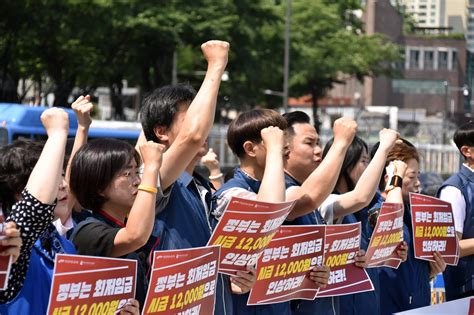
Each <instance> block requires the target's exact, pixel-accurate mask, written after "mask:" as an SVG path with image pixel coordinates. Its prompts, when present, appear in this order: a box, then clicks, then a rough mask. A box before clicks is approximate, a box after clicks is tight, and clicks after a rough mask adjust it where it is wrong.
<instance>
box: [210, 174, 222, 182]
mask: <svg viewBox="0 0 474 315" xmlns="http://www.w3.org/2000/svg"><path fill="white" fill-rule="evenodd" d="M223 176H224V174H222V173H220V174H217V175H214V176H209V179H210V180H215V179H219V178H221V177H223Z"/></svg>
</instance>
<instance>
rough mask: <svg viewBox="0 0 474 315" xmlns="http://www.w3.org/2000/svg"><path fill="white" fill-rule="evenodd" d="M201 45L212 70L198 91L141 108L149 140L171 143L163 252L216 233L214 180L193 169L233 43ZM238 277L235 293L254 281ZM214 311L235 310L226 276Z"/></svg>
mask: <svg viewBox="0 0 474 315" xmlns="http://www.w3.org/2000/svg"><path fill="white" fill-rule="evenodd" d="M201 49H202V51H203V54H204V57H205V58H206V60H207V72H206V76H205V77H204V81H203V83H202V85H201V88H200V89H199V91H198V93H197V94H196V93H195V92H194V90H193V89H192V88H191V87H189V86H188V85H182V84H181V85H177V86H165V87H162V88H160V89H157V90H155V91H153V92H152V93H151V94H150V95H148V96H147V97H146V98H145V99H144V101H143V106H142V109H141V112H140V115H141V120H142V127H143V132H144V136H145V137H146V139H148V140H152V141H155V142H158V143H161V144H164V145H165V147H166V152H165V153H164V155H163V164H162V167H161V171H160V181H161V186H162V188H163V190H164V196H163V198H160V199H159V200H158V202H157V205H156V209H155V210H156V218H155V226H154V230H153V235H154V236H155V237H157V238H158V239H159V240H160V242H159V244H158V247H157V249H158V250H167V249H183V248H192V247H200V246H206V244H207V242H208V241H209V239H210V237H211V232H212V228H211V217H212V214H211V213H212V212H213V209H214V203H213V202H212V200H211V194H212V192H211V188H210V186H209V181H208V180H206V179H205V178H203V177H201V176H199V175H198V174H197V173H195V172H194V168H195V166H196V164H197V163H198V162H199V160H200V159H201V157H202V156H203V155H204V154H205V153H206V151H207V149H206V145H205V142H206V140H207V137H208V135H209V132H210V130H211V128H212V124H213V122H214V114H215V111H216V101H217V93H218V91H219V85H220V81H221V77H222V74H223V73H224V70H225V67H226V65H227V60H228V52H229V44H228V43H227V42H222V41H209V42H206V43H204V44H203V45H202V46H201ZM143 138H144V137H143V136H141V137H140V139H139V141H138V143H141V141H143ZM234 278H235V279H236V280H237V279H238V283H242V284H243V285H242V288H240V289H239V290H238V292H237V291H236V293H240V292H246V291H248V290H250V287H251V285H252V283H253V282H254V281H255V276H254V275H253V274H252V273H242V272H241V273H238V274H237V276H236V277H234ZM234 288H235V287H234ZM215 313H216V314H232V299H231V286H230V282H229V278H228V277H227V276H224V275H222V274H219V276H218V281H217V287H216V303H215Z"/></svg>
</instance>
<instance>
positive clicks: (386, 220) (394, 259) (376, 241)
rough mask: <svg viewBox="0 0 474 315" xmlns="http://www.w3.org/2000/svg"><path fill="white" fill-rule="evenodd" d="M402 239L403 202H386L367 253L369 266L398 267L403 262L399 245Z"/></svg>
mask: <svg viewBox="0 0 474 315" xmlns="http://www.w3.org/2000/svg"><path fill="white" fill-rule="evenodd" d="M402 241H403V204H401V203H387V202H384V203H383V204H382V208H381V209H380V212H379V217H378V218H377V224H376V225H375V228H374V233H373V234H372V238H371V240H370V244H369V247H368V248H367V253H366V254H365V257H366V261H367V268H374V267H381V266H386V267H391V268H395V269H397V268H398V267H399V266H400V263H401V262H402V260H401V258H400V257H399V256H398V254H397V247H398V245H400V243H401V242H402Z"/></svg>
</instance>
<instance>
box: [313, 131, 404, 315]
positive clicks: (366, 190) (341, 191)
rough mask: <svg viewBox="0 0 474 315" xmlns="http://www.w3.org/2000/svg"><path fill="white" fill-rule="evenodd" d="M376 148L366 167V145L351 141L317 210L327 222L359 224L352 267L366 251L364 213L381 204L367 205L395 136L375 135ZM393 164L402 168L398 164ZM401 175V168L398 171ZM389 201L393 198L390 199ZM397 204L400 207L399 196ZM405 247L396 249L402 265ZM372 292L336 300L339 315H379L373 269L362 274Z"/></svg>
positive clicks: (368, 231)
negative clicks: (331, 187)
mask: <svg viewBox="0 0 474 315" xmlns="http://www.w3.org/2000/svg"><path fill="white" fill-rule="evenodd" d="M379 137H380V145H379V146H378V148H377V151H376V152H375V154H374V157H373V158H372V160H371V161H370V163H369V152H368V146H367V144H366V143H365V142H364V141H363V140H362V139H361V138H359V137H357V136H356V137H355V138H354V140H353V141H352V144H351V146H350V147H349V150H348V151H347V154H346V156H345V158H344V162H343V167H342V171H341V174H340V175H339V178H338V181H337V184H336V187H335V191H334V194H332V195H331V197H330V198H328V199H327V200H326V201H325V202H324V203H323V204H322V205H321V208H320V211H321V213H323V214H324V216H325V217H326V218H328V222H331V221H333V222H335V223H344V224H346V223H356V222H361V228H362V229H361V249H362V250H361V252H360V253H359V254H358V256H357V258H356V260H358V263H356V265H359V266H363V264H361V261H363V260H364V259H365V257H362V256H363V254H364V253H365V250H366V249H367V247H368V245H369V243H370V238H371V236H372V232H373V230H372V229H371V228H370V226H369V222H368V213H369V211H370V210H372V209H373V208H374V207H377V208H380V206H381V204H377V203H375V204H374V203H372V204H370V203H371V201H372V200H373V199H375V200H377V201H378V200H379V198H374V196H375V195H376V193H377V188H378V184H379V179H380V177H381V175H382V173H383V171H384V167H385V161H386V158H387V154H388V153H389V152H390V149H391V148H392V147H393V146H394V144H395V141H397V139H398V137H399V135H398V133H397V132H395V131H393V130H390V129H383V130H381V131H380V133H379ZM331 145H332V141H329V143H328V144H327V145H326V147H325V148H324V152H323V157H324V156H325V155H326V152H327V151H328V149H329V148H330V147H331ZM397 163H400V164H404V163H403V162H401V161H397ZM399 171H400V174H401V175H403V174H404V173H403V167H400V170H399ZM392 198H393V197H392ZM399 202H400V203H402V199H401V194H400V198H399ZM407 249H408V248H407V244H406V243H405V242H403V243H402V244H401V245H400V247H399V248H398V251H397V253H398V255H399V257H400V258H401V259H402V261H405V260H406V258H407ZM366 271H367V273H368V275H369V277H370V279H371V281H372V284H373V285H374V291H369V292H362V293H357V294H350V295H344V296H341V297H340V298H339V302H340V312H341V314H367V313H370V314H372V313H373V314H379V313H380V299H379V295H380V283H379V277H378V270H377V269H372V268H371V269H368V270H366Z"/></svg>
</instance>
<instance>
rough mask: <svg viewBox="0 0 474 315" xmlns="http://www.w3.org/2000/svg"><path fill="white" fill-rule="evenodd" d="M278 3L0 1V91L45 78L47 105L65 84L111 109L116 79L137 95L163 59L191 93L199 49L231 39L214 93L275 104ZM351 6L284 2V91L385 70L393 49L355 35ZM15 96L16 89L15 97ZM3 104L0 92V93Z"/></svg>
mask: <svg viewBox="0 0 474 315" xmlns="http://www.w3.org/2000/svg"><path fill="white" fill-rule="evenodd" d="M285 4H286V1H281V4H275V2H274V1H272V0H221V1H212V0H193V1H189V0H168V1H164V0H159V1H157V0H154V1H152V0H116V1H113V0H15V1H1V2H0V91H3V90H4V88H3V85H4V84H3V83H4V82H6V77H7V76H8V77H9V78H11V79H12V81H14V82H18V80H19V79H21V78H31V79H33V80H35V81H44V80H45V78H48V79H50V80H51V81H52V83H53V84H52V85H51V88H52V91H53V92H54V93H55V95H56V101H55V103H56V104H60V105H65V104H66V100H67V97H68V95H69V94H70V93H71V91H72V89H73V88H74V87H79V88H80V89H81V90H82V91H86V92H90V91H93V90H94V89H95V88H96V87H98V86H108V87H110V88H111V92H112V101H113V104H114V106H116V108H117V109H118V110H120V106H121V105H120V94H121V85H122V80H123V79H126V80H128V81H129V83H130V84H131V85H138V86H140V87H141V90H142V94H145V93H147V92H148V91H151V90H152V89H154V88H156V87H158V86H161V85H164V84H169V83H170V82H171V74H172V60H173V53H174V52H175V51H176V53H177V60H178V63H177V64H178V78H179V81H189V82H191V83H192V84H193V85H194V86H195V87H196V88H197V87H198V85H199V84H200V82H201V80H202V76H199V75H196V71H197V70H200V71H203V70H205V64H204V62H203V57H202V54H201V52H200V49H199V45H200V44H201V43H203V42H205V41H206V40H209V39H216V38H217V39H223V40H227V41H229V42H230V43H231V55H230V60H229V65H228V68H227V70H228V72H229V75H230V80H229V81H228V82H223V84H222V85H221V93H220V95H221V96H225V97H226V99H228V100H229V102H230V103H231V104H232V105H233V106H235V107H238V106H247V107H250V106H254V105H256V104H265V105H267V106H276V105H279V104H281V99H280V98H278V97H274V96H265V95H264V94H263V93H262V91H263V90H264V89H272V90H281V86H282V77H283V69H282V68H283V47H284V38H283V33H284V23H285V19H284V17H285V9H286V8H285ZM360 9H361V8H360V1H358V0H337V1H333V0H332V1H329V0H297V1H293V6H292V11H293V16H292V25H291V39H292V42H291V94H292V95H301V94H306V93H308V92H311V91H313V90H314V89H317V91H318V93H322V94H324V92H325V91H326V90H327V89H329V88H330V87H331V86H332V84H333V83H334V82H336V81H337V80H338V78H339V74H340V73H346V74H350V75H355V76H356V77H357V78H359V79H362V77H363V76H365V75H378V74H391V67H390V65H391V63H392V62H393V61H395V60H396V59H397V56H398V48H396V47H394V46H393V45H390V44H388V43H387V42H386V40H385V39H384V38H382V37H381V36H371V37H368V36H364V35H362V27H363V24H362V22H361V21H360V20H359V19H358V18H357V15H356V14H355V12H356V11H357V10H360ZM15 93H16V92H15ZM0 98H4V95H0Z"/></svg>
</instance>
